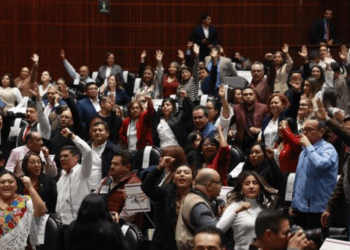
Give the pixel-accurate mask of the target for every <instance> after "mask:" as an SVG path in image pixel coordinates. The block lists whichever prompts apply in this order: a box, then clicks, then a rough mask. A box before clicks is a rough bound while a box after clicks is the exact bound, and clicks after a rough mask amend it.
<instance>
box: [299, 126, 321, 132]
mask: <svg viewBox="0 0 350 250" xmlns="http://www.w3.org/2000/svg"><path fill="white" fill-rule="evenodd" d="M315 130H318V129H317V128H306V127H304V128H303V131H304V132H308V133H311V132H312V131H315Z"/></svg>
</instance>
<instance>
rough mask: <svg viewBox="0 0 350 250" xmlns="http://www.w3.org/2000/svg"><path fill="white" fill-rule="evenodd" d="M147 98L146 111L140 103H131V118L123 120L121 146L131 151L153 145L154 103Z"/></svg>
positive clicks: (129, 111)
mask: <svg viewBox="0 0 350 250" xmlns="http://www.w3.org/2000/svg"><path fill="white" fill-rule="evenodd" d="M145 98H146V101H147V109H146V110H143V108H142V105H141V103H140V102H138V101H131V102H130V103H129V105H128V114H129V117H127V118H125V119H124V120H123V124H122V127H121V129H120V131H119V140H120V142H121V145H122V146H123V147H124V148H127V149H129V150H141V149H143V148H144V147H146V146H147V145H153V140H152V118H153V114H154V108H153V102H152V98H151V97H150V96H145Z"/></svg>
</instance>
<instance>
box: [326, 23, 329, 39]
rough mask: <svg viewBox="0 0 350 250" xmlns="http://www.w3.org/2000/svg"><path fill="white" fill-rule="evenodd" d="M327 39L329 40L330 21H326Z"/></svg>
mask: <svg viewBox="0 0 350 250" xmlns="http://www.w3.org/2000/svg"><path fill="white" fill-rule="evenodd" d="M326 40H327V43H328V42H329V22H326Z"/></svg>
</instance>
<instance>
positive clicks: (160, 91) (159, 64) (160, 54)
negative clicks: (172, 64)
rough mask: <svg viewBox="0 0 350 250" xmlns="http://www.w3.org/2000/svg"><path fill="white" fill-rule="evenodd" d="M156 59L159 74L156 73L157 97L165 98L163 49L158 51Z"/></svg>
mask: <svg viewBox="0 0 350 250" xmlns="http://www.w3.org/2000/svg"><path fill="white" fill-rule="evenodd" d="M156 60H157V74H156V81H155V85H156V86H155V90H154V92H155V97H156V98H163V72H164V71H163V65H162V60H163V52H162V51H161V50H157V51H156Z"/></svg>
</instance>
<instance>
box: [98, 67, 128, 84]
mask: <svg viewBox="0 0 350 250" xmlns="http://www.w3.org/2000/svg"><path fill="white" fill-rule="evenodd" d="M106 70H107V65H103V66H101V67H100V68H99V69H98V75H97V78H96V83H97V85H98V86H101V85H102V84H103V82H104V80H105V79H106ZM110 75H118V76H119V78H120V79H119V80H120V82H121V83H122V84H123V85H124V77H123V69H122V68H121V67H120V66H119V65H117V64H113V66H112V69H111V74H110Z"/></svg>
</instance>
